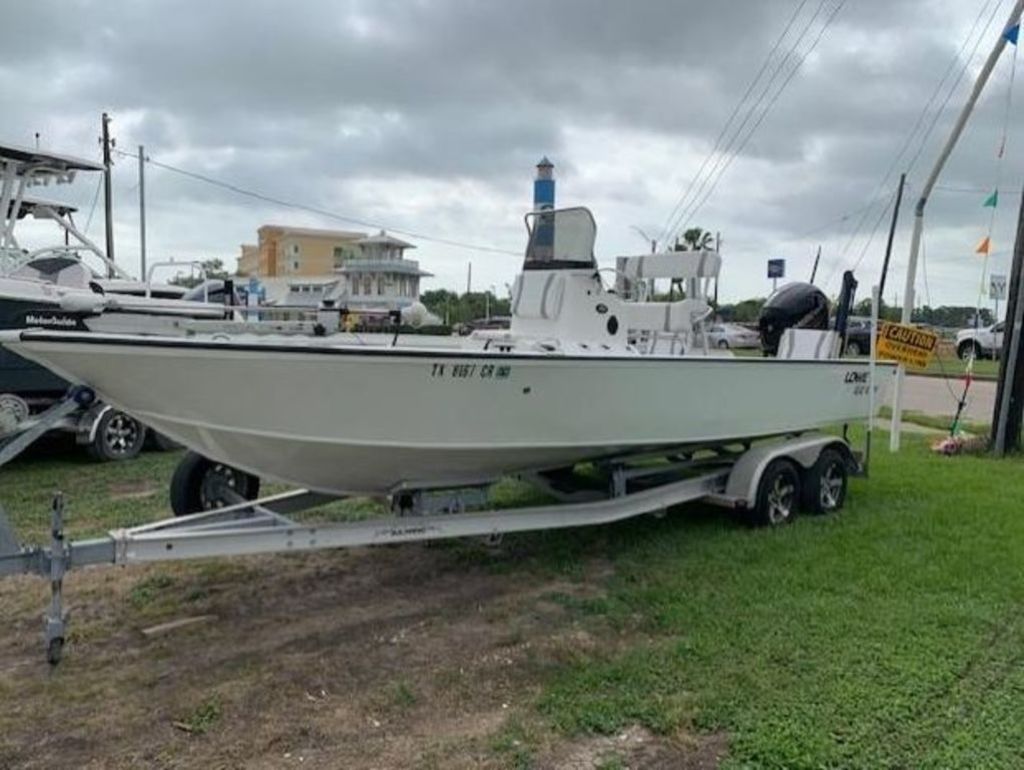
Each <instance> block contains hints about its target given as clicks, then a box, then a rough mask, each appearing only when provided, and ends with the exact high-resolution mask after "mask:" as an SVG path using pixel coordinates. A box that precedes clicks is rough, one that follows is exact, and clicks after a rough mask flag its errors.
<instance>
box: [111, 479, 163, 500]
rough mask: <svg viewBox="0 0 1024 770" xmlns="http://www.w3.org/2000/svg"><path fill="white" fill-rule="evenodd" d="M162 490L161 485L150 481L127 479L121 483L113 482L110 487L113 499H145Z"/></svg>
mask: <svg viewBox="0 0 1024 770" xmlns="http://www.w3.org/2000/svg"><path fill="white" fill-rule="evenodd" d="M161 492H162V488H161V487H159V486H156V485H154V484H153V483H152V482H149V481H126V482H122V483H120V484H111V485H110V487H109V488H108V495H109V497H110V499H111V500H143V499H145V498H147V497H153V495H157V494H160V493H161Z"/></svg>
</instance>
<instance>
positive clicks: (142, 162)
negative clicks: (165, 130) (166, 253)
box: [139, 144, 146, 280]
mask: <svg viewBox="0 0 1024 770" xmlns="http://www.w3.org/2000/svg"><path fill="white" fill-rule="evenodd" d="M139 261H140V268H141V270H142V272H141V273H139V275H140V276H142V280H146V148H144V147H143V146H142V145H141V144H140V145H139Z"/></svg>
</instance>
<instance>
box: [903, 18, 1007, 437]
mask: <svg viewBox="0 0 1024 770" xmlns="http://www.w3.org/2000/svg"><path fill="white" fill-rule="evenodd" d="M1021 11H1024V0H1017V2H1015V3H1014V5H1013V10H1011V11H1010V17H1009V19H1007V22H1006V24H1005V25H1004V27H1003V31H1002V32H1000V33H999V40H998V41H997V42H996V44H995V47H993V49H992V52H991V53H990V54H989V55H988V59H986V60H985V65H984V66H983V67H982V68H981V72H980V73H978V78H977V80H975V82H974V88H973V89H972V90H971V95H970V96H969V97H968V98H967V103H966V104H965V105H964V107H963V109H962V110H961V111H960V116H959V117H958V118H957V120H956V123H955V124H954V126H953V131H952V133H951V134H950V135H949V138H948V139H947V140H946V144H945V145H944V146H943V148H942V151H941V152H940V153H939V157H938V160H936V161H935V166H934V168H932V171H931V173H930V174H929V175H928V179H927V181H926V182H925V183H924V187H922V188H921V197H920V198H919V199H918V201H917V206H916V207H915V209H914V232H913V235H912V236H911V238H910V258H909V260H908V262H907V282H906V284H905V286H904V289H903V315H902V318H901V321H902V322H903V323H904V324H909V323H910V319H911V313H912V311H913V309H914V284H915V282H916V279H917V258H918V254H919V252H920V250H921V233H922V231H923V230H924V208H925V206H926V205H927V204H928V196H929V195H931V192H932V189H933V188H934V187H935V183H936V182H938V179H939V174H941V173H942V169H943V167H944V166H945V165H946V161H947V160H949V156H950V155H951V154H952V152H953V148H954V147H956V143H957V141H959V139H960V135H961V134H962V133H963V131H964V127H965V126H966V125H967V120H968V118H970V117H971V112H973V111H974V106H975V105H976V104H977V103H978V98H979V97H980V96H981V92H982V91H983V90H984V89H985V84H986V83H988V79H989V77H990V76H991V75H992V70H993V69H994V68H995V66H996V62H997V61H998V60H999V56H1000V54H1002V52H1003V49H1004V48H1006V44H1007V42H1009V39H1008V38H1009V35H1010V32H1011V30H1012V28H1013V27H1014V26H1016V25H1017V23H1018V22H1019V21H1020V15H1021ZM905 378H906V369H905V367H904V366H903V364H899V365H898V367H897V370H896V388H895V390H894V391H893V396H892V425H891V432H890V434H889V449H890V451H893V452H897V451H899V448H900V425H901V423H902V421H903V389H904V387H905Z"/></svg>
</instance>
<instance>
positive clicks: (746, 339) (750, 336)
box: [708, 323, 761, 350]
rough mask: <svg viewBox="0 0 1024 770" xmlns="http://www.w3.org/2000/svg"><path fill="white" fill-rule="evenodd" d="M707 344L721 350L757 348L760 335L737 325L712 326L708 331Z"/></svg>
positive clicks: (759, 342)
mask: <svg viewBox="0 0 1024 770" xmlns="http://www.w3.org/2000/svg"><path fill="white" fill-rule="evenodd" d="M708 344H709V345H711V346H712V347H716V348H720V349H722V350H727V349H729V348H759V347H761V335H760V334H758V333H757V332H755V331H752V330H751V329H748V328H747V327H746V326H740V325H739V324H725V323H723V324H714V325H713V326H711V327H710V328H709V329H708Z"/></svg>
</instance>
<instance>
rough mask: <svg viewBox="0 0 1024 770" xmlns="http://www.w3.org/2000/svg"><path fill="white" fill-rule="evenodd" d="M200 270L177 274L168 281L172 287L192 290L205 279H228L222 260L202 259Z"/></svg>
mask: <svg viewBox="0 0 1024 770" xmlns="http://www.w3.org/2000/svg"><path fill="white" fill-rule="evenodd" d="M200 265H201V267H202V269H201V270H195V269H190V270H189V272H187V273H182V272H178V273H175V275H174V277H173V278H171V280H169V281H168V283H169V284H171V285H173V286H186V287H188V288H190V289H191V288H192V287H193V286H198V285H199V284H201V283H202V282H203V280H204V278H205V279H221V280H223V279H225V278H228V277H229V273H228V271H227V268H225V267H224V260H222V259H204V260H202V261H201V262H200ZM201 275H202V276H204V277H200V276H201Z"/></svg>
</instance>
